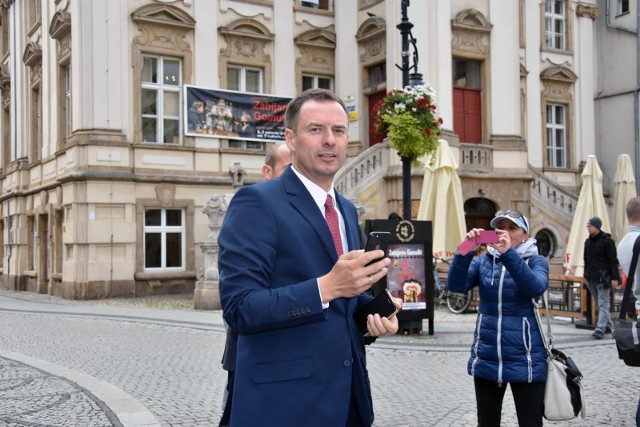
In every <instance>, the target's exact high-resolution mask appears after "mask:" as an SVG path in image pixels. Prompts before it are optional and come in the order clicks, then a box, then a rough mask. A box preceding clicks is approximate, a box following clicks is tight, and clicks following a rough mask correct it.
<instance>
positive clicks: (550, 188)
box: [529, 165, 578, 228]
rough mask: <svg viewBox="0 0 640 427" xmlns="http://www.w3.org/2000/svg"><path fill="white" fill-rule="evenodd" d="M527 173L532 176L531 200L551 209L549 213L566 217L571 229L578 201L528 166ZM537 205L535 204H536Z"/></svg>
mask: <svg viewBox="0 0 640 427" xmlns="http://www.w3.org/2000/svg"><path fill="white" fill-rule="evenodd" d="M529 172H530V173H531V175H532V176H533V181H532V182H531V198H532V201H533V199H535V200H536V201H538V202H540V203H543V204H545V205H546V206H547V207H548V208H551V209H553V210H552V211H551V212H559V213H561V214H564V215H566V219H568V220H569V228H571V220H572V219H573V216H574V214H575V209H576V206H577V205H578V199H577V198H576V197H575V196H574V195H573V194H571V192H569V191H568V190H566V189H564V188H563V187H562V186H560V185H558V184H556V183H555V182H553V181H551V180H550V179H549V178H548V177H547V176H545V175H544V174H543V173H542V172H540V171H539V170H538V169H536V168H534V167H533V166H531V165H529ZM536 204H537V203H536Z"/></svg>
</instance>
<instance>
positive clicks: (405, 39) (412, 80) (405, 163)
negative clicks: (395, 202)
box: [396, 0, 424, 220]
mask: <svg viewBox="0 0 640 427" xmlns="http://www.w3.org/2000/svg"><path fill="white" fill-rule="evenodd" d="M408 7H409V0H402V19H401V20H400V23H399V24H398V25H396V28H397V29H398V30H400V35H401V36H402V66H399V65H397V64H396V67H398V68H399V69H400V70H402V87H403V88H404V87H407V86H415V85H419V84H424V82H423V81H422V74H420V73H418V50H417V49H416V39H415V38H414V37H413V34H411V29H412V28H413V24H412V23H411V22H410V21H409V17H408V16H407V8H408ZM410 45H413V65H409V56H410V54H411V53H410V51H409V50H410ZM411 70H413V71H414V72H413V73H411ZM414 160H415V159H412V158H408V157H403V158H402V211H403V217H404V219H407V220H411V164H412V163H413V161H414Z"/></svg>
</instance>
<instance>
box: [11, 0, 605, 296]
mask: <svg viewBox="0 0 640 427" xmlns="http://www.w3.org/2000/svg"><path fill="white" fill-rule="evenodd" d="M471 3H472V4H473V8H469V6H468V5H469V4H470V2H467V1H462V0H438V1H435V0H433V1H432V0H429V1H414V2H411V5H410V7H409V18H410V20H411V22H412V23H413V24H414V27H413V29H412V33H413V36H415V38H416V39H417V53H418V58H419V71H420V72H421V73H422V74H423V75H424V80H425V81H426V82H428V83H430V84H431V85H432V86H433V87H434V88H435V90H436V92H437V94H438V106H439V111H440V114H441V115H442V117H443V119H444V132H443V137H444V138H445V139H447V140H448V141H449V144H450V145H451V146H452V147H453V149H454V151H455V153H456V154H457V155H458V157H459V163H460V169H459V173H460V176H461V178H462V182H463V196H464V199H465V209H466V214H467V225H468V226H475V225H485V224H486V223H487V222H488V218H490V217H491V215H492V214H493V212H494V211H495V210H496V209H499V208H512V209H520V210H522V211H524V212H526V213H529V214H531V217H532V220H533V221H532V222H533V230H532V231H533V234H534V235H537V236H538V237H539V239H540V242H541V244H542V246H543V248H544V250H545V251H546V253H548V254H549V255H550V256H556V257H561V256H562V251H563V242H564V241H565V240H566V236H567V234H568V230H569V227H570V224H571V223H570V221H571V217H572V209H573V207H575V199H576V196H577V189H578V188H579V185H580V182H579V172H580V164H581V162H582V161H583V160H584V159H585V158H586V156H587V155H588V154H592V153H594V150H595V149H596V146H597V138H596V130H595V121H594V97H593V94H594V92H595V75H594V72H595V69H596V68H595V65H594V64H595V61H596V59H597V56H596V55H597V53H596V52H594V40H595V30H596V23H595V19H596V17H598V16H599V9H598V7H597V5H596V2H595V0H593V1H588V0H584V1H573V0H553V1H551V0H518V1H504V0H479V1H474V2H471ZM336 4H337V2H335V0H308V1H303V0H282V1H281V0H278V1H276V0H219V1H194V0H108V1H106V0H49V1H42V0H23V1H12V0H0V12H1V16H0V19H1V23H0V26H1V30H2V31H1V34H0V36H1V39H2V41H1V45H0V48H1V52H0V54H1V55H2V57H1V63H0V91H1V100H2V102H1V106H2V108H1V110H0V144H1V147H2V149H1V150H0V165H1V167H2V170H1V174H0V179H1V183H2V186H1V188H0V207H1V211H0V212H1V215H0V252H1V253H0V259H1V260H2V263H1V265H0V267H1V268H2V269H1V274H2V280H1V281H0V284H1V286H2V287H4V288H7V289H19V290H27V291H31V292H41V293H51V294H55V295H61V296H63V297H65V298H103V297H112V296H137V295H146V294H151V293H166V292H186V291H191V290H193V286H194V283H195V281H196V276H197V273H196V272H197V270H198V269H199V268H201V267H202V261H203V257H202V253H201V251H200V247H199V242H202V241H205V240H206V238H207V235H208V233H209V230H208V228H207V222H208V219H207V217H206V216H205V215H204V214H203V213H202V207H203V204H205V203H206V201H207V200H208V199H209V198H210V196H211V195H213V194H220V195H228V196H231V195H232V193H233V191H234V184H238V183H237V182H235V183H234V179H236V178H237V177H238V174H237V171H238V168H239V167H240V168H241V169H242V171H243V174H242V182H241V184H243V185H249V184H252V183H255V182H258V181H259V180H261V175H260V167H261V165H262V163H263V160H264V154H265V151H266V150H267V149H268V148H269V146H270V145H271V144H272V142H269V141H254V140H242V139H238V138H235V139H234V138H224V137H215V138H212V137H206V136H194V135H193V134H189V133H188V132H185V120H186V113H187V111H186V110H187V105H186V100H185V93H186V92H185V90H184V88H185V85H193V86H198V87H203V88H211V89H220V90H233V91H238V92H252V93H264V94H275V95H278V96H284V97H291V96H295V95H296V94H298V93H300V92H301V91H302V90H304V89H306V88H309V87H326V88H329V89H331V90H334V91H335V92H336V93H337V94H338V95H339V96H341V97H342V98H343V99H344V100H345V103H346V104H347V105H348V107H349V109H350V110H351V112H352V114H351V117H350V120H351V121H350V129H349V131H350V142H349V161H348V164H347V165H346V166H345V168H344V170H343V171H342V172H341V174H340V175H339V176H338V177H337V181H336V185H337V187H338V189H339V191H342V192H343V193H344V194H345V195H346V196H347V197H349V198H352V199H354V200H358V201H359V202H360V204H361V205H362V206H363V207H364V209H365V214H364V217H365V218H381V217H385V218H386V216H387V214H388V213H389V212H390V211H399V210H400V206H401V201H402V200H401V199H402V194H401V185H400V182H401V173H400V170H401V168H400V161H399V159H398V158H397V155H396V154H395V153H394V152H393V151H392V150H391V149H390V148H389V146H388V144H386V143H384V142H383V141H380V140H379V138H377V137H376V135H374V134H372V133H371V131H370V128H371V113H372V111H371V110H372V106H373V105H374V104H375V102H376V101H377V100H379V99H381V97H383V96H384V94H385V92H386V91H387V90H389V89H394V88H399V87H400V86H401V83H402V76H401V72H400V70H399V69H398V68H397V67H396V64H400V63H401V43H400V34H399V32H398V30H397V29H396V25H397V23H399V22H400V19H401V15H400V10H401V8H400V4H401V0H348V1H341V2H339V7H335V6H336ZM234 168H235V169H234ZM233 171H235V172H233ZM422 171H423V169H422V165H418V166H416V167H415V168H414V169H413V173H412V198H413V205H414V210H415V211H416V212H417V208H418V205H419V197H420V190H421V184H422Z"/></svg>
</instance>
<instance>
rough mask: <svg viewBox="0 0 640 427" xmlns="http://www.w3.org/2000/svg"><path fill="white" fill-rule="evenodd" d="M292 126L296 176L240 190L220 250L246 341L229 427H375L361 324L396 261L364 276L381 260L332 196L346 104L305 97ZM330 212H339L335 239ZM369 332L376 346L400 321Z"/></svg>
mask: <svg viewBox="0 0 640 427" xmlns="http://www.w3.org/2000/svg"><path fill="white" fill-rule="evenodd" d="M285 127H286V131H285V138H286V142H287V145H288V147H289V149H290V150H291V152H292V155H293V165H292V166H290V167H288V168H287V170H286V171H285V172H284V173H283V174H282V175H281V176H280V178H277V179H274V180H271V181H267V182H264V183H260V184H256V185H252V186H247V187H243V188H241V189H240V190H238V192H237V193H236V194H235V195H234V197H233V200H232V201H231V203H230V205H229V209H228V210H227V213H226V215H225V219H224V222H223V225H222V230H221V232H220V236H219V239H218V241H219V244H220V256H219V270H220V296H221V300H222V308H223V312H224V318H225V320H226V321H227V323H228V324H229V325H230V326H231V327H232V328H234V329H235V330H236V331H238V333H239V340H238V348H237V350H238V353H237V360H236V372H235V376H234V396H233V405H232V409H231V410H232V413H231V425H232V426H293V425H304V426H318V427H325V426H370V425H371V424H372V423H373V408H372V400H371V390H370V387H369V377H368V373H367V368H366V357H365V350H364V345H365V338H363V336H362V335H361V334H360V333H359V331H358V329H357V327H356V324H355V322H354V320H353V314H354V313H355V311H356V310H357V309H358V308H360V307H362V306H363V305H365V304H366V303H367V302H368V301H369V300H370V299H371V296H369V295H368V294H366V293H365V291H366V290H367V289H369V288H370V287H371V285H372V284H373V283H376V282H377V281H378V280H380V279H381V278H382V277H384V276H385V275H386V274H387V266H388V265H389V263H390V260H389V259H388V258H384V259H382V260H381V261H377V262H375V263H373V264H371V265H369V266H366V265H367V264H368V263H369V262H370V261H372V260H374V259H376V258H379V257H381V256H382V255H383V253H382V251H380V250H376V251H370V252H363V251H362V250H360V249H359V248H360V230H359V227H358V222H357V214H356V210H355V208H354V206H353V204H352V203H350V202H349V201H348V200H346V199H345V198H343V197H342V196H340V195H339V194H337V193H336V192H335V190H334V188H333V177H334V176H335V174H336V172H337V171H338V170H339V169H340V167H341V166H342V164H343V163H344V160H345V158H346V150H347V142H348V127H349V121H348V115H347V110H346V107H345V105H344V103H343V102H342V100H340V98H338V97H337V96H336V95H335V94H333V93H332V92H330V91H326V90H321V89H311V90H308V91H305V92H304V93H303V94H301V95H300V96H298V97H296V98H294V99H293V100H292V101H291V102H290V103H289V105H288V106H287V111H286V116H285ZM327 195H330V196H331V199H330V200H329V199H328V197H327ZM325 202H326V203H328V204H329V205H332V207H333V208H335V210H336V211H337V212H338V215H337V217H338V218H337V220H336V221H337V222H338V223H339V227H338V224H335V226H334V227H333V228H334V236H335V235H336V234H338V235H339V236H335V237H334V236H332V232H331V230H330V227H331V226H330V225H328V223H327V221H326V220H325V217H324V216H325V209H331V208H330V207H325ZM329 202H331V203H329ZM334 215H335V213H333V214H330V212H329V210H327V213H326V216H327V217H329V216H332V217H333V216H334ZM329 222H330V223H332V225H333V222H332V221H329ZM339 253H343V255H339ZM396 305H397V306H398V307H399V306H400V305H401V302H400V301H396ZM367 328H368V331H369V333H370V335H371V336H372V337H377V336H380V335H384V334H387V333H396V332H397V330H398V322H397V319H395V318H393V319H387V318H381V317H380V316H379V315H377V314H376V315H370V316H369V318H368V322H367Z"/></svg>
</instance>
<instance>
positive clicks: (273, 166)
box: [262, 143, 291, 180]
mask: <svg viewBox="0 0 640 427" xmlns="http://www.w3.org/2000/svg"><path fill="white" fill-rule="evenodd" d="M290 163H291V150H289V147H287V144H285V143H278V144H275V145H273V146H272V147H271V148H269V151H267V156H266V157H265V160H264V165H263V166H262V176H263V177H264V179H266V180H269V179H274V178H277V177H279V176H280V175H281V174H282V172H284V170H285V169H286V168H287V166H289V164H290Z"/></svg>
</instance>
